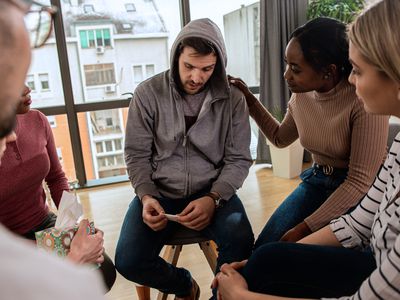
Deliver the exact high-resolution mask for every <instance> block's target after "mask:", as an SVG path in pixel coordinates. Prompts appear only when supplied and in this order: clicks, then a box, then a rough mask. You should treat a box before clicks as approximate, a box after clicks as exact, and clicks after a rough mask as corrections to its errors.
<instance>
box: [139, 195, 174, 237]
mask: <svg viewBox="0 0 400 300" xmlns="http://www.w3.org/2000/svg"><path fill="white" fill-rule="evenodd" d="M142 204H143V211H142V217H143V222H144V223H145V224H146V225H147V226H149V227H150V228H151V229H153V230H154V231H159V230H161V229H164V228H165V226H167V223H168V220H167V218H166V217H165V215H164V209H163V208H162V207H161V205H160V203H159V202H158V201H157V200H156V199H154V198H153V197H152V196H149V195H144V196H143V197H142Z"/></svg>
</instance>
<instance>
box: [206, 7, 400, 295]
mask: <svg viewBox="0 0 400 300" xmlns="http://www.w3.org/2000/svg"><path fill="white" fill-rule="evenodd" d="M399 19H400V1H399V0H383V1H379V2H377V3H375V4H374V5H373V6H371V7H370V8H368V9H367V10H365V11H364V13H362V14H361V15H360V16H359V17H358V18H357V19H356V21H355V22H354V24H353V25H352V26H351V28H350V32H349V39H350V60H351V63H352V65H353V71H352V73H351V75H350V77H349V81H350V82H351V83H352V84H353V85H355V87H356V93H357V95H358V97H359V99H360V100H361V101H362V102H363V104H364V107H365V109H366V110H367V111H368V112H369V113H373V114H381V115H394V116H397V117H400V27H399V26H398V20H399ZM369 248H372V252H371V251H368V249H369ZM240 267H243V270H242V272H241V274H242V275H243V277H242V275H240V274H239V273H238V272H237V269H239V268H240ZM214 285H218V291H219V296H220V299H230V300H235V299H285V297H300V298H301V297H303V298H321V297H334V298H339V297H340V299H400V133H399V134H398V135H397V137H396V138H395V140H394V142H393V145H392V147H391V149H390V153H389V154H388V157H387V159H386V161H385V163H384V164H383V166H382V168H381V170H380V172H379V173H378V175H377V177H376V179H375V181H374V183H373V185H372V186H371V188H370V190H369V191H368V194H367V195H366V196H365V197H364V199H363V200H362V201H361V203H360V205H359V206H357V208H356V209H355V210H354V211H353V212H351V213H350V214H347V215H343V216H341V217H340V218H338V219H336V220H333V221H332V222H331V223H330V225H328V226H326V227H324V228H323V229H321V230H319V231H317V232H315V233H313V234H311V235H310V236H308V237H306V238H304V239H302V240H300V241H299V243H297V244H295V243H271V244H266V245H264V246H261V247H260V248H258V249H257V250H256V251H255V252H254V253H253V255H252V256H251V257H250V258H249V260H248V261H247V262H246V261H244V262H241V263H233V264H230V265H227V264H225V265H223V266H222V267H221V272H220V273H219V274H218V275H217V276H216V279H215V280H214ZM271 295H276V296H271Z"/></svg>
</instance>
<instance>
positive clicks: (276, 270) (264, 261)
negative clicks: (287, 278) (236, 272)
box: [242, 242, 286, 291]
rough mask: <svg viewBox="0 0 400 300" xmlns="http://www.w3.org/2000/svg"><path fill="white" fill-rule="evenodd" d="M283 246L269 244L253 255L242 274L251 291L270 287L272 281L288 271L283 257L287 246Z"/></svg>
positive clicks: (280, 244) (258, 249)
mask: <svg viewBox="0 0 400 300" xmlns="http://www.w3.org/2000/svg"><path fill="white" fill-rule="evenodd" d="M283 244H284V243H279V242H274V243H268V244H265V245H262V246H261V247H259V248H257V249H256V250H255V251H254V252H253V253H252V254H251V256H250V258H249V259H248V261H247V264H246V266H245V268H244V269H243V273H242V274H243V276H244V278H245V279H246V281H247V284H248V285H249V289H250V290H252V291H255V290H258V287H259V286H260V285H261V286H263V285H268V283H269V282H270V281H271V280H276V279H277V278H278V276H279V274H281V273H282V271H283V272H285V271H286V270H285V271H284V268H283V266H282V255H284V253H285V249H284V248H285V246H286V245H283Z"/></svg>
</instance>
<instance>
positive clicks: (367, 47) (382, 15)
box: [349, 0, 400, 83]
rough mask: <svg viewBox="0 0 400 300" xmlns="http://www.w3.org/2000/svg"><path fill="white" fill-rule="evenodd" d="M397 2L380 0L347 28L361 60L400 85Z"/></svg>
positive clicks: (399, 42) (398, 4)
mask: <svg viewBox="0 0 400 300" xmlns="http://www.w3.org/2000/svg"><path fill="white" fill-rule="evenodd" d="M399 20H400V1H399V0H380V1H378V2H376V3H374V4H372V5H371V6H369V7H367V8H366V9H365V10H364V12H362V13H361V14H360V15H359V16H358V17H357V18H356V20H355V21H354V22H353V24H351V25H350V29H349V39H350V41H351V43H352V44H354V46H355V47H356V48H357V49H358V50H359V51H360V52H361V54H362V55H363V56H364V59H365V60H366V61H367V62H369V63H370V64H372V65H374V66H375V67H376V68H377V69H378V70H379V71H381V72H383V73H384V74H385V75H387V76H388V77H389V78H391V79H392V80H394V81H395V82H399V83H400V27H399V25H398V24H399V23H398V22H399Z"/></svg>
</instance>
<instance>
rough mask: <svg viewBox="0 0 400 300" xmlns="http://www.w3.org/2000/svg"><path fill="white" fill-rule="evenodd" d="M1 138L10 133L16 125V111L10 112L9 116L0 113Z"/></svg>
mask: <svg viewBox="0 0 400 300" xmlns="http://www.w3.org/2000/svg"><path fill="white" fill-rule="evenodd" d="M0 118H1V119H0V139H2V138H5V137H6V136H7V135H9V134H10V133H11V132H12V131H13V129H14V126H15V112H13V113H10V114H8V115H7V116H1V115H0Z"/></svg>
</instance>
